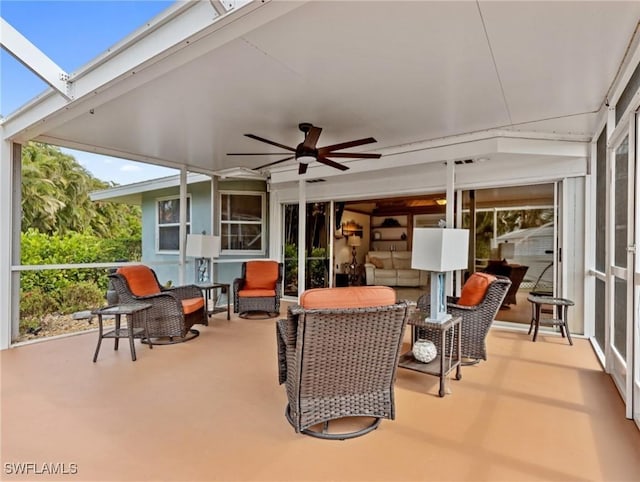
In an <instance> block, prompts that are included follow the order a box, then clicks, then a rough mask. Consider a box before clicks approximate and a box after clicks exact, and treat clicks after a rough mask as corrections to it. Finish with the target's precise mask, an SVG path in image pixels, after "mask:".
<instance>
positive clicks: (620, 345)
mask: <svg viewBox="0 0 640 482" xmlns="http://www.w3.org/2000/svg"><path fill="white" fill-rule="evenodd" d="M613 163H614V169H613V179H614V182H613V183H612V186H611V187H612V189H613V193H612V201H613V213H612V214H613V233H612V238H613V239H612V243H611V246H612V248H613V252H612V253H611V254H612V256H611V259H612V260H613V265H612V267H611V268H612V269H611V273H612V274H613V317H612V319H611V325H612V331H611V333H612V337H611V345H612V347H613V349H614V350H615V353H617V354H618V359H617V363H616V364H615V365H616V368H615V371H616V372H617V373H618V375H620V377H621V378H620V379H619V380H620V381H621V380H622V379H623V378H624V372H625V371H626V354H627V353H626V352H627V350H626V345H627V315H626V313H627V277H628V270H627V243H628V240H627V235H628V214H629V192H628V183H629V136H626V137H625V138H624V139H623V140H622V142H621V143H620V145H618V147H617V148H616V149H615V151H614V157H613ZM619 385H624V383H620V384H619Z"/></svg>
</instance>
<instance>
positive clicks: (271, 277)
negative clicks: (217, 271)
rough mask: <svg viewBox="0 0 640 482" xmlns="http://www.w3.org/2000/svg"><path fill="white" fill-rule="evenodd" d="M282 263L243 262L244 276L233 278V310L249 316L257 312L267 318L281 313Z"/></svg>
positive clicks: (267, 261) (269, 261) (242, 315)
mask: <svg viewBox="0 0 640 482" xmlns="http://www.w3.org/2000/svg"><path fill="white" fill-rule="evenodd" d="M281 291H282V263H278V262H277V261H272V260H256V261H246V262H244V263H242V276H241V277H240V278H236V279H235V280H233V312H234V313H238V316H240V318H247V317H248V316H249V315H250V314H252V313H253V314H255V313H256V312H260V313H265V314H266V318H273V317H275V316H278V315H279V314H280V292H281Z"/></svg>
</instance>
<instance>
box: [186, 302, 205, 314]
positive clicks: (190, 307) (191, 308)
mask: <svg viewBox="0 0 640 482" xmlns="http://www.w3.org/2000/svg"><path fill="white" fill-rule="evenodd" d="M181 301H182V311H184V314H185V315H188V314H191V313H193V312H195V311H198V310H199V309H200V308H202V307H203V306H204V298H187V299H185V300H181Z"/></svg>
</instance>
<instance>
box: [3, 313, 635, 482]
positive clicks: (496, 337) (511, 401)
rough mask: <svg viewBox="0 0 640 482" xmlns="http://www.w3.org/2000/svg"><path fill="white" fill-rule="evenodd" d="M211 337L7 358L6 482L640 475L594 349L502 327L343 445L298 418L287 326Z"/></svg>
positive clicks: (81, 342) (257, 324)
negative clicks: (57, 469) (290, 388)
mask: <svg viewBox="0 0 640 482" xmlns="http://www.w3.org/2000/svg"><path fill="white" fill-rule="evenodd" d="M285 309H286V307H283V312H284V310H285ZM200 331H201V335H200V337H199V339H197V340H196V341H194V342H190V343H184V344H180V345H173V346H164V347H156V348H154V349H153V350H148V349H147V348H146V347H145V346H143V345H138V347H137V351H138V360H137V361H136V362H132V361H131V359H130V357H129V352H128V348H127V346H126V344H123V345H124V346H121V348H120V349H119V350H118V351H117V352H115V351H113V350H112V344H111V343H105V344H104V346H103V348H102V350H101V353H100V357H99V358H98V361H97V363H95V364H93V363H91V357H92V354H93V350H94V347H95V342H96V340H97V334H96V333H87V334H83V335H77V336H70V337H65V338H60V339H56V340H51V341H48V342H45V343H37V344H31V345H25V346H21V347H19V348H16V349H12V350H4V351H2V353H1V354H0V357H1V358H0V361H1V363H2V394H1V396H2V413H1V415H2V461H3V467H5V476H4V477H6V478H7V479H8V480H10V479H12V478H16V479H18V478H20V479H25V478H26V479H29V480H33V479H34V478H36V477H35V476H34V475H33V473H32V474H30V476H27V477H9V476H8V475H6V467H7V465H6V464H7V463H10V464H17V463H20V462H31V461H37V462H38V464H39V467H40V469H41V468H42V464H43V463H45V462H51V463H54V462H58V463H65V464H67V467H69V464H76V466H77V475H75V476H70V475H66V476H57V477H55V476H48V477H47V476H38V477H37V479H38V480H48V479H57V480H193V481H196V480H263V481H265V480H274V481H275V480H279V481H282V480H292V481H294V480H297V481H301V480H342V481H357V480H368V481H371V480H403V481H408V480H505V481H506V480H509V481H515V480H517V481H522V480H545V481H550V480H557V481H561V480H599V481H600V480H602V481H604V480H606V481H632V480H638V479H639V478H640V433H639V432H638V431H637V429H636V427H635V425H634V423H633V422H632V421H630V420H625V419H624V404H623V403H622V400H621V399H620V396H619V395H618V393H617V391H616V388H615V386H614V384H613V382H612V380H611V378H610V377H609V376H608V375H606V374H605V373H604V372H603V371H602V369H601V367H600V365H599V363H598V361H597V359H596V357H595V355H594V354H593V351H592V349H591V346H590V344H589V342H588V341H587V340H584V339H580V340H576V343H575V345H574V346H573V347H570V346H569V345H568V344H567V343H566V340H563V339H562V338H560V337H557V336H542V337H540V339H539V340H538V342H536V343H532V342H531V341H530V339H529V337H527V336H526V335H525V334H523V333H519V332H514V331H507V330H496V329H494V330H492V331H491V334H490V336H489V339H488V347H489V360H488V361H487V362H482V363H481V364H480V365H477V366H471V367H465V368H464V370H463V378H462V380H460V381H456V380H455V379H452V380H449V382H448V383H449V384H450V388H451V394H448V395H446V396H445V397H444V398H440V397H438V394H437V392H438V380H437V378H435V377H430V376H428V375H424V374H420V373H417V372H414V371H410V370H404V369H399V371H398V378H397V381H396V410H397V417H396V420H394V421H390V420H385V421H383V422H382V424H381V425H380V427H379V428H378V429H377V430H375V431H374V432H372V433H370V434H368V435H366V436H364V437H360V438H356V439H352V440H348V441H343V442H340V441H324V440H318V439H314V438H311V437H307V436H304V435H300V434H296V433H295V432H294V430H293V429H292V427H291V426H290V425H289V424H288V422H287V420H286V419H285V416H284V410H285V405H286V394H285V390H284V387H283V386H280V387H279V386H278V385H277V379H278V375H277V356H276V343H275V327H274V323H273V321H272V320H241V319H239V318H237V317H233V318H232V320H231V321H230V322H229V321H227V320H226V317H225V316H224V314H219V315H215V316H214V317H213V318H212V319H211V324H210V326H209V327H200ZM136 343H137V342H136ZM45 359H46V360H47V363H42V360H45ZM12 467H13V466H12Z"/></svg>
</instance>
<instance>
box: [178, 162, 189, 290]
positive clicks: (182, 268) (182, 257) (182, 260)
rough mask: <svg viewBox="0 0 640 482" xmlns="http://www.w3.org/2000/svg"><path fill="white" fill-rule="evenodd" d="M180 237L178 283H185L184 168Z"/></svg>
mask: <svg viewBox="0 0 640 482" xmlns="http://www.w3.org/2000/svg"><path fill="white" fill-rule="evenodd" d="M178 233H179V234H178V236H179V237H180V245H179V253H180V254H179V261H178V268H179V269H178V283H179V284H180V285H183V284H184V283H185V281H184V280H185V278H186V275H185V271H186V269H187V267H186V253H185V249H186V247H187V168H186V167H184V166H182V168H181V169H180V227H179V230H178Z"/></svg>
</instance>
